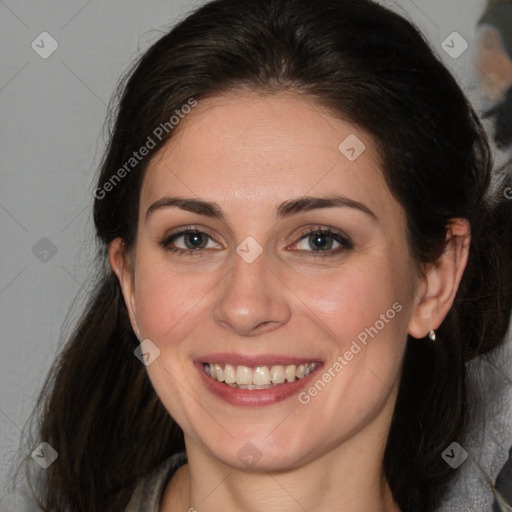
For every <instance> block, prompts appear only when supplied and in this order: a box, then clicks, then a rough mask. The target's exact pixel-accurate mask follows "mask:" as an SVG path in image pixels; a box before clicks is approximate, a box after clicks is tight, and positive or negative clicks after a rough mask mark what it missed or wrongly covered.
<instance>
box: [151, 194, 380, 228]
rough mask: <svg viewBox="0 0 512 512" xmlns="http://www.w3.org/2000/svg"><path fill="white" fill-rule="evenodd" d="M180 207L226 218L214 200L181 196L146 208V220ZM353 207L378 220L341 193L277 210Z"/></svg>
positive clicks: (289, 213)
mask: <svg viewBox="0 0 512 512" xmlns="http://www.w3.org/2000/svg"><path fill="white" fill-rule="evenodd" d="M170 207H175V208H180V209H182V210H186V211H188V212H192V213H197V214H198V215H204V216H206V217H211V218H214V219H219V220H221V221H224V220H225V216H224V213H223V212H222V208H221V207H220V205H219V204H218V203H216V202H213V201H203V200H201V199H192V198H180V197H162V198H161V199H159V200H158V201H156V202H154V203H153V204H152V205H151V206H149V208H148V209H147V210H146V222H147V221H148V219H149V217H150V216H151V215H152V214H153V213H154V212H156V211H157V210H160V209H162V208H170ZM340 207H346V208H353V209H355V210H359V211H361V212H363V213H365V214H367V215H368V216H370V217H372V218H373V219H374V220H377V216H376V215H375V213H373V212H372V210H370V208H368V207H367V206H366V205H364V204H363V203H360V202H359V201H354V200H352V199H349V198H348V197H344V196H339V195H329V196H326V197H311V196H304V197H299V198H297V199H290V200H289V201H285V202H284V203H282V204H280V205H279V207H278V208H277V210H276V218H277V219H283V218H286V217H290V216H292V215H296V214H298V213H304V212H308V211H310V210H317V209H320V208H340Z"/></svg>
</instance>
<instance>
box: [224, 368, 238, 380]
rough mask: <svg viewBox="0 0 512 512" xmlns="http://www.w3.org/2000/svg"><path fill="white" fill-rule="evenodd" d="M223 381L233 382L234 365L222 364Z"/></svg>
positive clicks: (234, 378)
mask: <svg viewBox="0 0 512 512" xmlns="http://www.w3.org/2000/svg"><path fill="white" fill-rule="evenodd" d="M224 382H225V383H226V384H234V383H235V382H236V373H235V367H234V366H231V365H230V364H226V365H225V366H224Z"/></svg>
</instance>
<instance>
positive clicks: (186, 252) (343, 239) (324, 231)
mask: <svg viewBox="0 0 512 512" xmlns="http://www.w3.org/2000/svg"><path fill="white" fill-rule="evenodd" d="M312 234H320V235H323V236H328V237H330V238H332V239H333V240H335V241H336V242H338V243H339V244H340V247H338V248H336V249H333V250H327V251H304V250H300V251H298V252H305V253H308V257H312V258H319V257H320V258H328V257H333V256H337V255H338V254H340V253H341V252H344V251H347V250H350V249H353V244H352V242H351V241H350V239H349V238H348V237H347V236H345V235H342V234H340V233H336V232H335V231H332V230H331V229H328V228H323V227H318V226H314V227H310V228H308V229H307V230H305V231H303V232H302V233H301V234H300V238H299V240H298V241H297V242H295V243H298V242H300V241H302V240H303V239H304V238H307V237H308V236H310V235H312ZM184 235H185V236H186V235H206V236H207V237H208V238H209V239H210V240H213V238H212V237H211V236H210V235H208V233H206V232H204V231H201V230H200V229H197V228H194V227H188V228H185V229H182V230H181V231H177V232H176V233H173V234H171V235H169V236H166V237H165V238H164V239H163V240H161V242H160V245H161V246H162V247H163V248H164V249H165V250H166V251H168V252H170V253H172V254H178V255H179V256H199V257H202V256H204V250H198V249H181V248H179V247H171V246H170V244H171V243H172V242H174V241H175V240H176V239H178V238H180V237H182V236H184Z"/></svg>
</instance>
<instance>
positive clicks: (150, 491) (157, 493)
mask: <svg viewBox="0 0 512 512" xmlns="http://www.w3.org/2000/svg"><path fill="white" fill-rule="evenodd" d="M186 463H187V456H186V454H185V452H181V453H177V454H175V455H173V456H172V457H170V458H169V459H167V460H166V461H165V463H164V464H162V465H161V466H160V467H158V468H156V469H155V470H154V471H152V472H151V473H150V474H149V475H147V476H146V477H144V478H142V479H141V480H140V481H139V483H138V484H137V487H136V488H135V492H134V493H133V496H132V499H131V500H130V503H129V504H128V507H127V508H126V512H159V510H160V501H161V499H162V494H163V492H164V489H165V486H166V484H167V482H168V481H169V480H170V479H171V477H172V475H173V474H174V472H175V471H176V470H177V469H178V468H179V467H180V466H183V464H186Z"/></svg>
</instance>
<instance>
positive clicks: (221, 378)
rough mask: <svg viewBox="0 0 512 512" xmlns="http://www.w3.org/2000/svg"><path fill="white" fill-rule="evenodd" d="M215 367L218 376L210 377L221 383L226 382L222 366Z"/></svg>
mask: <svg viewBox="0 0 512 512" xmlns="http://www.w3.org/2000/svg"><path fill="white" fill-rule="evenodd" d="M210 366H211V365H210ZM213 367H214V368H215V374H216V376H215V377H213V375H210V377H212V378H215V379H217V380H218V381H219V382H224V372H223V371H222V366H221V365H220V364H215V365H213Z"/></svg>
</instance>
